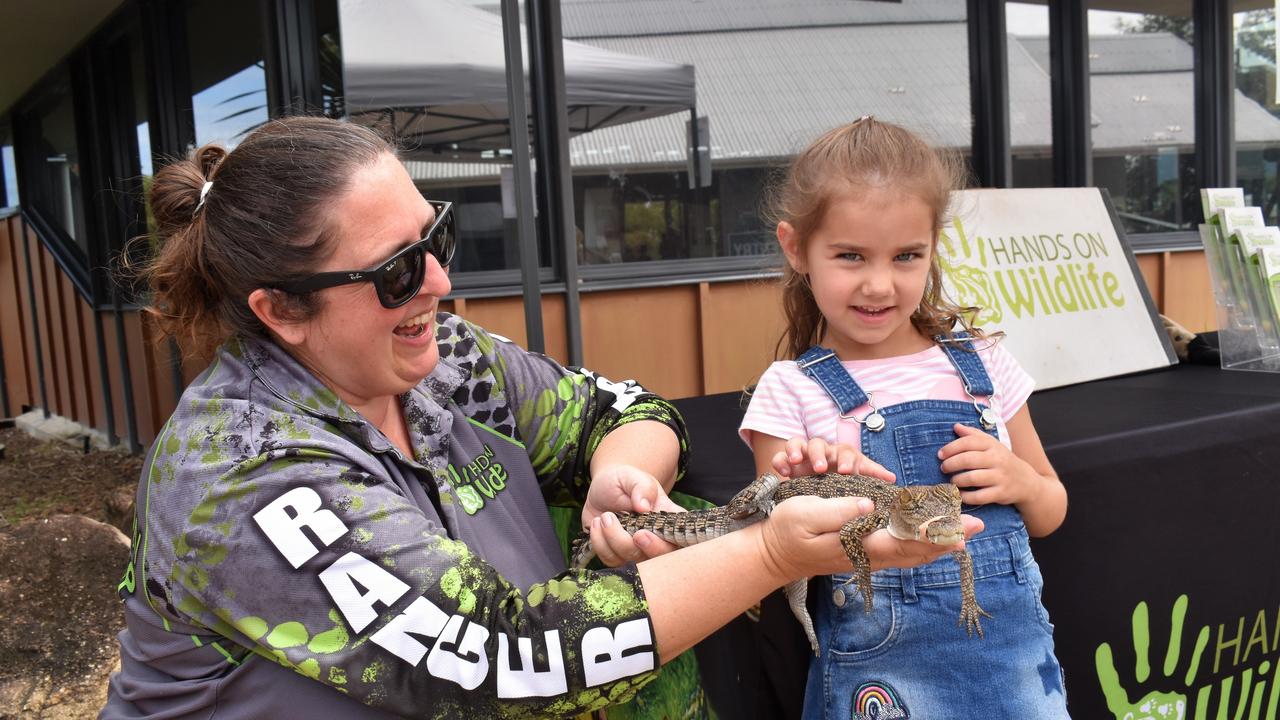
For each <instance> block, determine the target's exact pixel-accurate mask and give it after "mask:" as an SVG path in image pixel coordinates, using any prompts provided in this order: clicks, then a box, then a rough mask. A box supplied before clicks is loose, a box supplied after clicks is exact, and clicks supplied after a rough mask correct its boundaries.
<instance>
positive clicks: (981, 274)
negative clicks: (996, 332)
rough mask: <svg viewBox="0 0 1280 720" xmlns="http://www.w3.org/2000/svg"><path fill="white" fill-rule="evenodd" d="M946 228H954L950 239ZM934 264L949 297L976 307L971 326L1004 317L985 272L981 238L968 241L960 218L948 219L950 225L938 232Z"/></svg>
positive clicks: (996, 321) (996, 320)
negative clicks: (936, 265)
mask: <svg viewBox="0 0 1280 720" xmlns="http://www.w3.org/2000/svg"><path fill="white" fill-rule="evenodd" d="M949 231H954V234H955V238H954V239H953V238H952V237H951V234H950V233H949ZM975 252H976V257H975ZM938 264H939V265H940V266H941V267H942V273H943V275H945V276H946V278H947V280H948V285H949V288H948V289H949V290H950V291H951V293H952V294H953V296H954V297H953V298H952V299H953V300H955V301H956V303H958V304H959V305H960V306H961V307H976V308H978V315H977V317H975V318H973V319H972V321H973V323H974V324H975V325H986V324H988V323H998V322H1000V320H1001V319H1003V318H1004V311H1003V310H1002V309H1001V308H1000V299H999V296H997V295H996V291H995V287H994V286H993V285H992V283H991V276H990V275H988V274H987V271H986V267H987V253H986V247H985V243H984V241H983V239H982V238H981V237H977V238H974V240H973V241H972V242H970V240H969V237H968V235H966V234H965V231H964V223H963V222H962V221H961V220H960V218H956V219H955V220H954V221H953V222H952V228H948V229H947V230H943V231H942V232H940V233H938Z"/></svg>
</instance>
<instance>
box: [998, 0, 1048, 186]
mask: <svg viewBox="0 0 1280 720" xmlns="http://www.w3.org/2000/svg"><path fill="white" fill-rule="evenodd" d="M1005 26H1006V28H1007V30H1008V38H1009V44H1008V56H1009V136H1010V137H1009V144H1010V146H1011V149H1012V151H1013V178H1012V186H1013V187H1051V186H1052V185H1053V117H1052V113H1053V102H1052V100H1051V98H1050V92H1051V87H1050V75H1049V7H1048V6H1047V5H1032V4H1029V3H1017V2H1010V3H1005Z"/></svg>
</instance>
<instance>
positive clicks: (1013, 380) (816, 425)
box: [738, 340, 1035, 449]
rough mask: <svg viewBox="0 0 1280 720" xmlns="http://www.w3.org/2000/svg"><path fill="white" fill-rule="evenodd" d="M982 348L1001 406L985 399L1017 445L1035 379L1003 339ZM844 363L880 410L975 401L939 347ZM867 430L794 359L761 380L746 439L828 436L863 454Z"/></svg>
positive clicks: (859, 414) (857, 413)
mask: <svg viewBox="0 0 1280 720" xmlns="http://www.w3.org/2000/svg"><path fill="white" fill-rule="evenodd" d="M974 344H975V346H976V347H977V348H978V355H979V357H981V358H982V362H983V364H984V365H985V366H986V368H987V374H988V375H990V376H991V383H992V385H993V386H994V387H995V389H996V395H995V398H994V399H993V400H991V401H988V399H987V398H985V397H979V398H978V399H979V400H981V401H983V402H984V403H988V402H989V404H991V405H992V407H994V408H995V410H996V412H997V413H998V414H999V415H1000V421H999V422H998V423H997V424H996V426H997V429H998V431H999V435H1000V442H1002V443H1004V444H1005V446H1009V433H1008V431H1007V430H1006V429H1005V423H1006V422H1008V421H1009V420H1011V419H1012V418H1013V416H1014V415H1015V414H1017V412H1018V410H1020V409H1021V408H1022V406H1023V405H1024V404H1026V402H1027V398H1028V397H1030V396H1031V391H1032V390H1034V389H1035V381H1034V380H1033V379H1032V378H1031V376H1030V375H1028V374H1027V372H1026V371H1025V370H1023V369H1022V366H1021V365H1019V364H1018V361H1017V360H1015V359H1014V357H1013V355H1011V354H1010V353H1009V351H1008V350H1005V349H1004V348H1003V347H1001V345H1000V343H999V342H998V340H978V341H976V342H975V343H974ZM843 364H844V367H845V370H847V371H849V373H850V374H851V375H853V379H854V380H856V381H857V382H858V385H859V386H861V387H862V390H863V392H865V393H867V395H868V396H871V402H873V403H875V406H876V407H878V408H884V407H888V406H890V405H896V404H898V403H903V402H907V401H909V400H962V401H967V400H969V396H968V394H967V393H965V390H964V384H963V383H962V382H961V381H960V375H959V374H958V373H957V372H956V369H955V366H954V365H952V364H951V361H950V360H948V359H947V356H946V355H945V354H944V353H943V352H942V349H941V348H939V347H938V346H937V345H934V346H932V347H930V348H929V349H927V350H922V351H920V352H918V353H914V354H911V355H901V356H898V357H892V358H881V359H877V360H846V361H844V362H843ZM870 410H871V408H870V407H869V406H868V405H866V404H864V405H862V406H860V407H857V408H854V410H853V412H852V413H850V414H851V415H852V416H854V417H856V418H859V419H861V418H863V417H865V416H866V414H867V413H868V412H870ZM975 419H977V416H976V413H975ZM861 430H862V426H861V425H860V424H858V423H857V422H856V421H854V420H851V419H842V418H841V417H840V414H839V410H838V409H837V407H836V404H835V403H834V402H833V401H832V400H831V398H830V397H828V396H827V393H826V391H824V390H823V389H822V387H821V386H820V385H818V383H817V382H815V381H813V380H811V379H810V378H809V377H808V376H806V375H805V374H804V372H802V371H801V370H800V367H799V365H797V364H796V362H795V361H794V360H783V361H780V362H775V363H773V364H772V365H770V366H769V369H768V370H765V372H764V375H762V376H761V377H760V382H759V383H757V385H756V389H755V392H754V393H753V394H752V395H751V403H750V404H749V405H748V406H747V412H746V415H745V416H744V417H743V419H742V425H741V426H740V427H739V428H738V435H739V436H741V437H742V440H743V441H744V442H746V443H747V445H751V434H752V432H760V433H764V434H766V435H772V436H774V437H779V438H783V439H788V438H792V437H797V436H798V437H805V438H823V439H824V440H826V441H827V442H832V443H834V442H840V443H847V444H849V445H852V446H853V447H855V448H859V449H861V446H862V441H861V435H862V433H861Z"/></svg>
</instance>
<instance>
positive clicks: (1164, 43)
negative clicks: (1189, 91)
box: [1018, 33, 1195, 76]
mask: <svg viewBox="0 0 1280 720" xmlns="http://www.w3.org/2000/svg"><path fill="white" fill-rule="evenodd" d="M1018 42H1020V43H1022V44H1023V46H1025V47H1026V48H1027V51H1028V52H1029V53H1031V56H1032V57H1033V58H1035V61H1036V62H1037V63H1038V64H1039V65H1040V66H1041V67H1045V68H1047V67H1049V38H1047V37H1044V36H1038V37H1028V36H1019V37H1018ZM1194 61H1195V56H1194V54H1193V53H1192V50H1191V46H1190V45H1188V44H1187V43H1186V42H1185V41H1183V40H1182V39H1181V38H1179V37H1177V36H1176V35H1173V34H1170V33H1132V34H1121V35H1092V36H1090V37H1089V73H1090V74H1091V75H1094V76H1097V75H1115V74H1130V73H1148V72H1181V71H1185V72H1191V70H1192V68H1193V63H1194Z"/></svg>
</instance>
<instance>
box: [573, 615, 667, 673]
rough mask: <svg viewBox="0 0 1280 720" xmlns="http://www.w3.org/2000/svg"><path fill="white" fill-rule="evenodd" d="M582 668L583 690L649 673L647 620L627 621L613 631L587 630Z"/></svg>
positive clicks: (650, 642)
mask: <svg viewBox="0 0 1280 720" xmlns="http://www.w3.org/2000/svg"><path fill="white" fill-rule="evenodd" d="M636 651H640V652H636ZM582 667H583V670H584V675H585V676H586V681H587V687H596V686H597V685H604V684H605V683H611V682H613V681H614V680H619V679H621V678H624V677H630V676H632V675H639V674H640V673H643V672H648V671H650V670H652V669H653V668H654V667H656V662H655V656H654V652H653V635H652V634H651V633H650V631H649V621H648V620H645V619H644V618H639V619H636V620H628V621H627V622H624V623H622V624H621V625H619V626H618V627H617V628H616V629H615V630H614V631H613V632H609V628H603V627H597V628H591V629H590V630H588V631H587V632H586V633H584V634H583V636H582Z"/></svg>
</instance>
